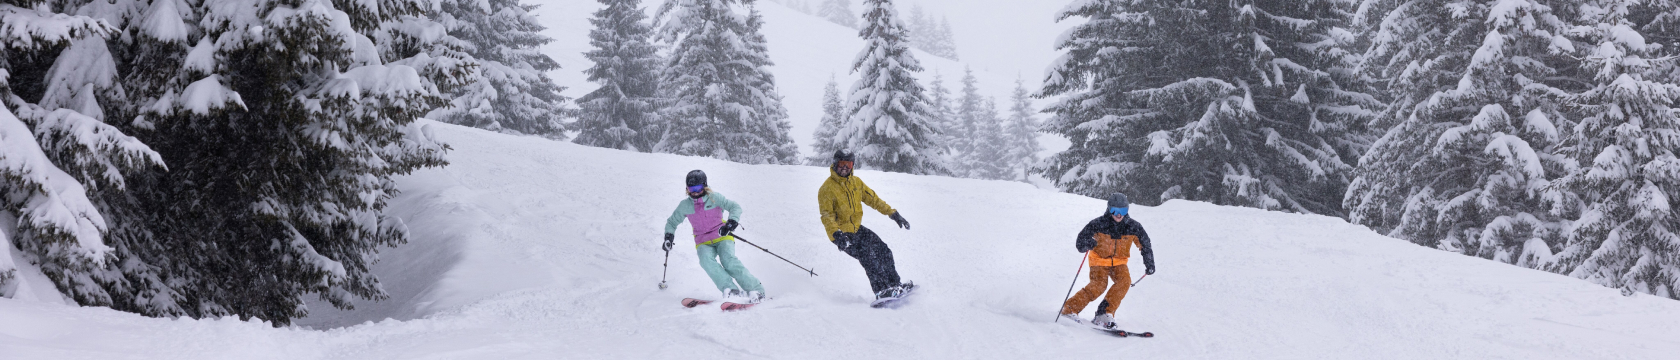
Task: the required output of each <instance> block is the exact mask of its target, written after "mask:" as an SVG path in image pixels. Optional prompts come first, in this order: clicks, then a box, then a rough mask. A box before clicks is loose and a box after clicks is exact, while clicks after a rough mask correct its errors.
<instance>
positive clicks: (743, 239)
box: [730, 234, 817, 276]
mask: <svg viewBox="0 0 1680 360" xmlns="http://www.w3.org/2000/svg"><path fill="white" fill-rule="evenodd" d="M730 235H732V236H735V240H741V242H744V243H747V245H752V246H753V247H755V248H758V249H759V250H764V252H766V253H769V254H770V256H775V257H776V258H777V259H782V261H786V262H787V263H788V264H793V267H796V268H799V270H805V272H807V273H811V276H817V272H815V271H811V269H806V268H805V267H804V266H799V264H794V263H793V260H788V259H787V258H785V257H782V256H781V255H776V253H773V252H770V249H765V248H764V247H763V246H758V244H754V243H752V242H751V241H747V239H745V238H742V237H741V235H740V234H730Z"/></svg>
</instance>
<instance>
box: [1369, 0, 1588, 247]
mask: <svg viewBox="0 0 1680 360" xmlns="http://www.w3.org/2000/svg"><path fill="white" fill-rule="evenodd" d="M1448 3H1453V4H1459V5H1462V7H1458V8H1453V7H1451V6H1447V5H1448ZM1559 4H1560V5H1561V3H1559ZM1361 7H1362V12H1361V13H1360V14H1359V16H1360V17H1361V18H1362V19H1363V21H1362V22H1364V23H1367V24H1372V25H1369V26H1368V27H1367V28H1366V31H1369V32H1371V35H1369V36H1368V37H1369V38H1371V39H1373V43H1372V44H1371V47H1370V50H1369V51H1367V55H1366V63H1365V69H1364V72H1365V73H1366V74H1367V75H1368V76H1369V77H1371V78H1373V79H1377V80H1378V81H1379V83H1378V84H1377V86H1379V87H1380V88H1384V89H1386V90H1387V91H1388V93H1389V94H1390V97H1391V100H1390V103H1389V106H1388V108H1387V109H1386V111H1385V112H1383V113H1382V114H1380V115H1379V117H1378V118H1377V119H1376V120H1375V121H1373V123H1374V124H1379V125H1388V124H1394V126H1392V127H1390V128H1388V129H1387V132H1386V134H1385V135H1384V136H1383V137H1382V138H1381V139H1379V140H1378V141H1377V142H1376V143H1374V144H1373V146H1372V147H1371V149H1370V150H1369V151H1367V152H1366V153H1365V155H1364V156H1363V157H1362V158H1361V159H1360V163H1359V167H1358V169H1357V170H1356V171H1355V174H1356V178H1355V179H1354V180H1353V182H1352V183H1351V184H1350V186H1349V188H1348V191H1347V195H1346V196H1345V198H1344V206H1345V207H1346V209H1347V210H1348V218H1349V220H1350V221H1351V222H1354V223H1356V224H1362V225H1366V226H1370V227H1371V228H1373V229H1376V230H1377V231H1381V232H1385V233H1386V234H1388V235H1389V236H1393V237H1396V238H1401V239H1406V240H1410V241H1412V242H1415V243H1418V244H1420V245H1425V246H1432V247H1439V248H1442V249H1446V250H1450V251H1455V252H1461V253H1464V254H1466V255H1472V256H1479V257H1483V258H1488V259H1494V260H1498V261H1501V262H1505V263H1513V264H1520V265H1524V266H1529V267H1539V266H1541V265H1543V263H1544V261H1543V260H1544V259H1545V258H1549V257H1550V255H1551V253H1552V250H1553V249H1555V247H1556V246H1558V245H1559V244H1560V243H1561V236H1560V232H1559V231H1560V230H1561V226H1562V225H1561V223H1560V221H1561V219H1560V218H1559V217H1558V216H1554V215H1551V214H1550V212H1549V210H1548V208H1549V207H1548V205H1547V204H1546V203H1545V202H1544V201H1543V198H1542V189H1544V188H1545V187H1546V186H1547V184H1548V183H1549V180H1550V179H1552V178H1555V177H1556V176H1557V175H1558V174H1559V173H1561V172H1562V171H1563V169H1564V168H1565V166H1566V164H1564V163H1562V162H1561V161H1560V160H1561V159H1559V158H1558V157H1556V156H1554V155H1552V154H1551V153H1550V151H1551V148H1552V147H1553V146H1554V145H1555V144H1557V142H1558V141H1559V140H1560V138H1559V136H1560V135H1559V133H1558V131H1557V126H1556V125H1555V122H1556V121H1557V120H1561V119H1563V116H1562V114H1561V113H1560V112H1559V110H1560V108H1559V106H1558V104H1557V103H1558V101H1557V100H1556V96H1555V95H1554V94H1558V93H1561V92H1562V91H1564V90H1561V89H1558V88H1555V87H1553V86H1554V84H1567V83H1568V81H1567V80H1559V79H1566V78H1567V76H1561V75H1560V74H1559V69H1564V68H1568V67H1573V66H1572V65H1570V64H1569V62H1570V60H1569V58H1570V56H1571V54H1570V52H1572V51H1573V50H1574V47H1573V45H1572V43H1571V42H1570V40H1568V39H1566V38H1564V37H1563V33H1564V31H1565V30H1566V29H1567V28H1568V26H1567V24H1566V23H1565V22H1564V20H1561V19H1560V18H1559V17H1558V16H1555V15H1554V14H1553V13H1552V7H1549V6H1547V5H1546V4H1544V3H1540V2H1534V1H1528V0H1513V1H1501V2H1498V3H1487V2H1483V3H1459V2H1449V1H1412V2H1408V3H1405V4H1402V5H1399V6H1391V5H1384V4H1381V0H1373V1H1367V2H1366V3H1365V4H1362V6H1361ZM1384 9H1388V10H1386V11H1387V12H1386V13H1384V12H1383V11H1384ZM1549 83H1550V84H1549Z"/></svg>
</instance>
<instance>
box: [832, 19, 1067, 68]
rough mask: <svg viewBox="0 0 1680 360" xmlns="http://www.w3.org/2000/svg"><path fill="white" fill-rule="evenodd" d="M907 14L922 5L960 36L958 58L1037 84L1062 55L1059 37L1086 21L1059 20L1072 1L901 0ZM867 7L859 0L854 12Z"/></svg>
mask: <svg viewBox="0 0 1680 360" xmlns="http://www.w3.org/2000/svg"><path fill="white" fill-rule="evenodd" d="M898 3H899V7H900V8H902V9H903V11H904V13H903V14H904V15H905V16H909V12H910V9H911V6H913V5H921V6H922V8H923V9H924V11H927V12H928V13H929V14H931V15H940V16H945V17H947V18H949V19H950V20H951V28H952V30H953V31H954V32H955V33H956V36H957V56H959V57H961V58H962V61H963V62H965V63H969V64H972V65H974V67H975V70H987V71H993V72H998V73H1011V72H1015V73H1019V74H1020V75H1021V76H1022V77H1023V78H1026V79H1027V82H1028V84H1037V83H1038V82H1039V80H1042V78H1043V76H1044V68H1045V67H1046V66H1048V65H1049V64H1050V61H1051V60H1054V59H1055V58H1056V57H1057V56H1060V54H1059V53H1058V52H1056V51H1055V48H1054V46H1055V43H1054V41H1055V40H1056V37H1057V36H1059V35H1061V33H1062V31H1063V30H1065V29H1067V28H1068V27H1070V26H1071V25H1072V24H1075V23H1078V22H1080V21H1083V19H1077V18H1076V19H1071V20H1069V21H1065V22H1062V23H1057V22H1056V21H1055V20H1056V14H1057V12H1059V11H1060V10H1061V9H1062V8H1063V7H1066V6H1067V4H1068V3H1069V1H1068V0H899V1H898ZM862 8H863V6H862V1H854V5H853V11H858V10H861V9H862Z"/></svg>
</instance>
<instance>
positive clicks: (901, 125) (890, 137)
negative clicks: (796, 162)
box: [840, 0, 950, 174]
mask: <svg viewBox="0 0 1680 360" xmlns="http://www.w3.org/2000/svg"><path fill="white" fill-rule="evenodd" d="M905 35H906V34H905V29H904V23H903V22H901V21H899V20H898V14H897V10H894V8H893V4H892V1H891V0H866V1H864V12H863V30H861V31H859V32H858V36H859V37H862V38H863V41H864V48H863V51H860V52H859V53H858V57H857V60H856V61H855V62H853V63H852V71H853V72H855V73H858V75H859V76H858V79H857V82H856V83H854V84H853V85H852V89H851V94H850V95H849V97H850V99H849V100H848V102H849V103H850V106H849V107H848V109H847V115H846V123H845V126H841V127H840V139H842V140H843V141H842V142H841V143H843V144H845V146H846V148H848V149H850V150H852V151H854V152H855V153H856V154H857V156H858V160H859V161H858V162H859V166H862V167H865V168H870V169H879V170H883V171H891V172H902V173H911V174H948V173H950V171H949V170H948V169H947V167H946V165H945V164H944V163H943V162H942V157H943V156H944V155H943V151H942V149H941V148H940V146H939V145H940V144H939V143H938V139H937V138H936V137H937V136H938V130H937V129H935V128H934V126H935V125H934V124H933V120H932V119H930V118H929V117H928V114H929V113H931V112H932V111H933V109H930V108H929V106H928V100H927V96H926V95H925V94H924V93H923V90H922V85H921V83H918V82H916V75H915V73H916V72H919V71H921V70H922V65H921V62H918V61H916V57H915V56H914V55H913V54H911V52H910V49H909V47H908V46H909V44H908V43H906V41H905V40H906V39H905Z"/></svg>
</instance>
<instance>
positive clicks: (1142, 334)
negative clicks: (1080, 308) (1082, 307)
mask: <svg viewBox="0 0 1680 360" xmlns="http://www.w3.org/2000/svg"><path fill="white" fill-rule="evenodd" d="M1091 330H1096V331H1101V332H1103V333H1105V334H1109V335H1114V336H1119V337H1140V338H1152V337H1155V333H1152V332H1130V331H1126V330H1120V329H1115V328H1106V327H1096V326H1092V327H1091Z"/></svg>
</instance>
